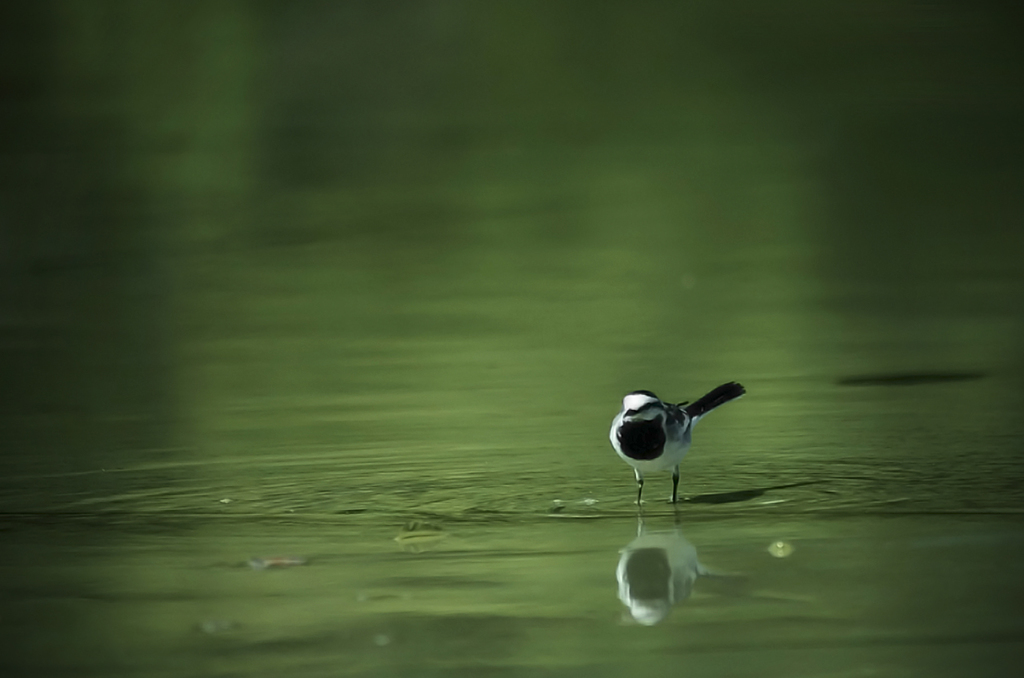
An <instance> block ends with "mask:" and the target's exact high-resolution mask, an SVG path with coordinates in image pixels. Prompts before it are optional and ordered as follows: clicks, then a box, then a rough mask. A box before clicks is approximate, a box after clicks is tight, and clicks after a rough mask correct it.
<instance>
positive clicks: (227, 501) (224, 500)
mask: <svg viewBox="0 0 1024 678" xmlns="http://www.w3.org/2000/svg"><path fill="white" fill-rule="evenodd" d="M217 501H219V502H220V503H221V504H230V503H231V499H229V498H228V497H224V498H223V499H218V500H217Z"/></svg>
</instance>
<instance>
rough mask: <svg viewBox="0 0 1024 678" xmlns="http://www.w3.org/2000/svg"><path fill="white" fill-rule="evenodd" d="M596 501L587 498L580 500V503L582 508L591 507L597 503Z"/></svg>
mask: <svg viewBox="0 0 1024 678" xmlns="http://www.w3.org/2000/svg"><path fill="white" fill-rule="evenodd" d="M597 501H598V500H597V499H591V498H590V497H587V498H586V499H581V500H580V503H581V504H583V505H584V506H593V505H594V504H596V503H597Z"/></svg>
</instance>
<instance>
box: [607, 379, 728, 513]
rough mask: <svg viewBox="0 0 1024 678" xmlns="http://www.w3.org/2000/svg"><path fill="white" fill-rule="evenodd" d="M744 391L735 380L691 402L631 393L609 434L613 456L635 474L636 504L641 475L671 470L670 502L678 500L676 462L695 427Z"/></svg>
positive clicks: (642, 489) (687, 447) (645, 393)
mask: <svg viewBox="0 0 1024 678" xmlns="http://www.w3.org/2000/svg"><path fill="white" fill-rule="evenodd" d="M746 392H747V390H746V389H745V388H743V386H742V385H740V384H738V383H737V382H735V381H730V382H729V383H727V384H722V385H721V386H719V387H718V388H715V389H712V390H711V391H710V392H709V393H707V394H706V395H704V396H702V397H700V398H698V399H697V400H695V401H694V402H692V403H689V402H682V403H679V404H672V403H667V402H664V401H662V400H661V398H659V397H658V396H656V395H654V394H653V393H651V392H650V391H633V392H632V393H627V394H626V396H625V397H624V398H623V399H622V410H621V411H620V412H619V413H618V414H617V415H616V416H615V419H614V420H612V428H611V430H610V431H609V432H608V438H609V439H610V440H611V443H612V447H613V448H614V449H615V453H616V454H618V455H619V457H621V458H622V460H623V461H624V462H626V463H627V464H629V465H630V466H632V467H633V472H634V473H635V474H636V485H637V490H636V503H637V505H640V499H641V497H642V496H643V492H644V474H646V473H653V472H655V471H665V470H667V469H672V503H673V504H676V503H678V500H679V462H680V461H682V460H683V456H684V455H685V454H686V452H687V450H689V449H690V441H691V436H692V434H693V427H694V425H695V424H696V423H697V422H698V421H700V420H701V419H702V418H703V417H704V416H705V415H706V414H707V413H708V412H710V411H711V410H713V409H715V408H716V407H720V406H722V405H724V404H725V403H727V402H729V401H731V400H735V399H736V398H739V397H740V396H742V395H743V394H745V393H746Z"/></svg>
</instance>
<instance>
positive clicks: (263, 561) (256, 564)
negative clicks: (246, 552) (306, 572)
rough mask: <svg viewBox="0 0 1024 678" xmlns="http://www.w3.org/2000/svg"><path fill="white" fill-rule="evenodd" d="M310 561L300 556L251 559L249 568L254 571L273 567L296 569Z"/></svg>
mask: <svg viewBox="0 0 1024 678" xmlns="http://www.w3.org/2000/svg"><path fill="white" fill-rule="evenodd" d="M308 562H309V561H308V560H306V559H305V558H300V557H298V556H272V557H270V558H250V559H249V567H251V568H252V569H254V570H266V569H269V568H272V567H296V566H298V565H305V564H307V563H308Z"/></svg>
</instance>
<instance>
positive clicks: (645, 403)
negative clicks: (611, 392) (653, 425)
mask: <svg viewBox="0 0 1024 678" xmlns="http://www.w3.org/2000/svg"><path fill="white" fill-rule="evenodd" d="M622 411H623V413H624V416H623V419H624V420H625V421H650V420H651V419H657V418H658V416H660V415H661V414H662V413H663V412H664V411H665V403H663V402H661V400H660V399H659V398H658V396H656V395H654V394H653V393H651V392H650V391H633V392H632V393H630V394H628V395H627V396H626V397H625V398H623V399H622Z"/></svg>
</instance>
